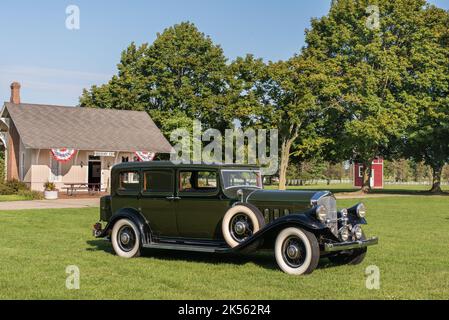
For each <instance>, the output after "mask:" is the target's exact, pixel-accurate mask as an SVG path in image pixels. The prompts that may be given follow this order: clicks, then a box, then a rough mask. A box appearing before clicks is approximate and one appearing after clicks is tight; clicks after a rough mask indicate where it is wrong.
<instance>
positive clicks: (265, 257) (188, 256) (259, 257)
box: [86, 240, 338, 271]
mask: <svg viewBox="0 0 449 320" xmlns="http://www.w3.org/2000/svg"><path fill="white" fill-rule="evenodd" d="M87 244H88V245H89V246H90V248H87V249H86V250H87V251H104V252H106V253H109V254H115V253H114V250H113V249H112V245H111V243H110V242H108V241H105V240H89V241H87ZM141 257H142V258H154V259H158V260H164V261H175V262H176V261H184V262H199V263H210V264H231V265H239V266H240V265H244V264H247V263H254V264H256V265H258V266H260V267H262V268H265V269H269V270H278V271H280V269H279V267H278V266H277V263H276V258H275V256H274V252H273V251H272V250H260V251H257V252H255V253H248V254H243V253H242V254H240V253H206V252H195V251H179V250H164V249H149V248H144V249H143V250H142V254H141ZM336 266H338V265H337V264H332V263H331V262H330V261H329V260H328V259H326V258H323V259H320V263H319V264H318V269H328V268H332V267H336Z"/></svg>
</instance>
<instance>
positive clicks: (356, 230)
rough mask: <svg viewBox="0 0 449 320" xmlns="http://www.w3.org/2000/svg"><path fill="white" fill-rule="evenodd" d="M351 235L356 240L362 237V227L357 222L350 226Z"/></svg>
mask: <svg viewBox="0 0 449 320" xmlns="http://www.w3.org/2000/svg"><path fill="white" fill-rule="evenodd" d="M352 235H353V236H354V237H355V239H356V240H360V239H362V236H363V232H362V227H361V226H360V225H359V224H357V225H355V226H353V227H352Z"/></svg>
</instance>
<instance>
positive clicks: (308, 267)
mask: <svg viewBox="0 0 449 320" xmlns="http://www.w3.org/2000/svg"><path fill="white" fill-rule="evenodd" d="M274 253H275V256H276V261H277V264H278V265H279V268H281V270H282V271H284V272H285V273H288V274H292V275H302V274H309V273H312V272H313V270H315V269H316V267H317V266H318V262H319V260H320V247H319V245H318V241H317V239H316V237H315V235H314V234H313V233H311V232H309V231H307V230H304V229H301V228H295V227H290V228H287V229H284V230H282V231H281V232H280V233H279V235H278V236H277V238H276V242H275V246H274Z"/></svg>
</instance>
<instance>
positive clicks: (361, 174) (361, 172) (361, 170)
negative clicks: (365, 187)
mask: <svg viewBox="0 0 449 320" xmlns="http://www.w3.org/2000/svg"><path fill="white" fill-rule="evenodd" d="M359 178H363V166H359Z"/></svg>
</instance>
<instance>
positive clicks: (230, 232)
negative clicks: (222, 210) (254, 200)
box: [222, 203, 265, 251]
mask: <svg viewBox="0 0 449 320" xmlns="http://www.w3.org/2000/svg"><path fill="white" fill-rule="evenodd" d="M264 226H265V220H264V218H263V215H262V213H261V212H260V210H259V209H257V207H255V206H253V205H251V204H246V203H245V204H238V205H235V206H234V207H232V208H230V209H229V210H228V211H227V212H226V214H225V215H224V217H223V222H222V232H223V238H224V239H225V241H226V243H227V244H228V245H229V246H230V247H231V248H234V247H236V246H238V245H239V244H241V243H242V242H244V241H245V240H247V239H248V238H249V237H251V236H252V235H253V234H255V233H256V232H258V231H259V230H260V229H262V228H263V227H264ZM259 245H260V241H255V242H254V243H253V244H251V245H250V248H251V250H250V251H254V250H256V249H257V247H258V246H259Z"/></svg>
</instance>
